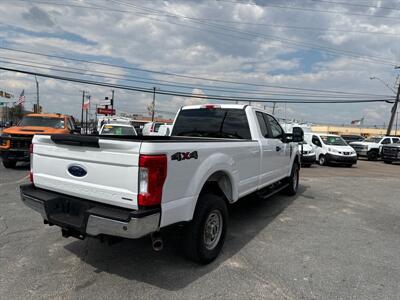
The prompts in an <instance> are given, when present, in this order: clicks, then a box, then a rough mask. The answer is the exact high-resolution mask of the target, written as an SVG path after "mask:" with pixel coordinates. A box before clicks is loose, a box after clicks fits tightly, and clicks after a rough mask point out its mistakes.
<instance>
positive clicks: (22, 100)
mask: <svg viewBox="0 0 400 300" xmlns="http://www.w3.org/2000/svg"><path fill="white" fill-rule="evenodd" d="M24 102H25V90H22V92H21V95H19V98H18V101H17V105H22V104H23V103H24Z"/></svg>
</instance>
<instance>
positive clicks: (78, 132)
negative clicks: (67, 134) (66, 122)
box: [72, 126, 82, 134]
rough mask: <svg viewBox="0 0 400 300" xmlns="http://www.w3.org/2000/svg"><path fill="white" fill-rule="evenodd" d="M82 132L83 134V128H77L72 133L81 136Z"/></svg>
mask: <svg viewBox="0 0 400 300" xmlns="http://www.w3.org/2000/svg"><path fill="white" fill-rule="evenodd" d="M81 132H82V128H81V126H75V129H74V130H72V133H77V134H81Z"/></svg>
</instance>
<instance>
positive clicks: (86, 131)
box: [85, 96, 90, 134]
mask: <svg viewBox="0 0 400 300" xmlns="http://www.w3.org/2000/svg"><path fill="white" fill-rule="evenodd" d="M89 101H90V96H89ZM89 103H90V102H89ZM88 113H89V107H88V108H86V127H85V133H86V134H88Z"/></svg>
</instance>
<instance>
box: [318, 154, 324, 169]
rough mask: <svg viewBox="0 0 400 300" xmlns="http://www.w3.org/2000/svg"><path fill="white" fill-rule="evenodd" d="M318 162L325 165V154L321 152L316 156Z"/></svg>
mask: <svg viewBox="0 0 400 300" xmlns="http://www.w3.org/2000/svg"><path fill="white" fill-rule="evenodd" d="M318 163H319V165H320V166H326V157H325V155H323V154H321V155H320V156H319V157H318Z"/></svg>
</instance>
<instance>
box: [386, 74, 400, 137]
mask: <svg viewBox="0 0 400 300" xmlns="http://www.w3.org/2000/svg"><path fill="white" fill-rule="evenodd" d="M396 69H397V67H396ZM399 97H400V83H399V86H398V87H397V95H396V100H395V101H394V104H393V107H392V115H391V116H390V121H389V126H388V129H387V132H386V135H390V133H391V132H392V127H393V122H394V118H395V117H396V112H397V105H398V103H399Z"/></svg>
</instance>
